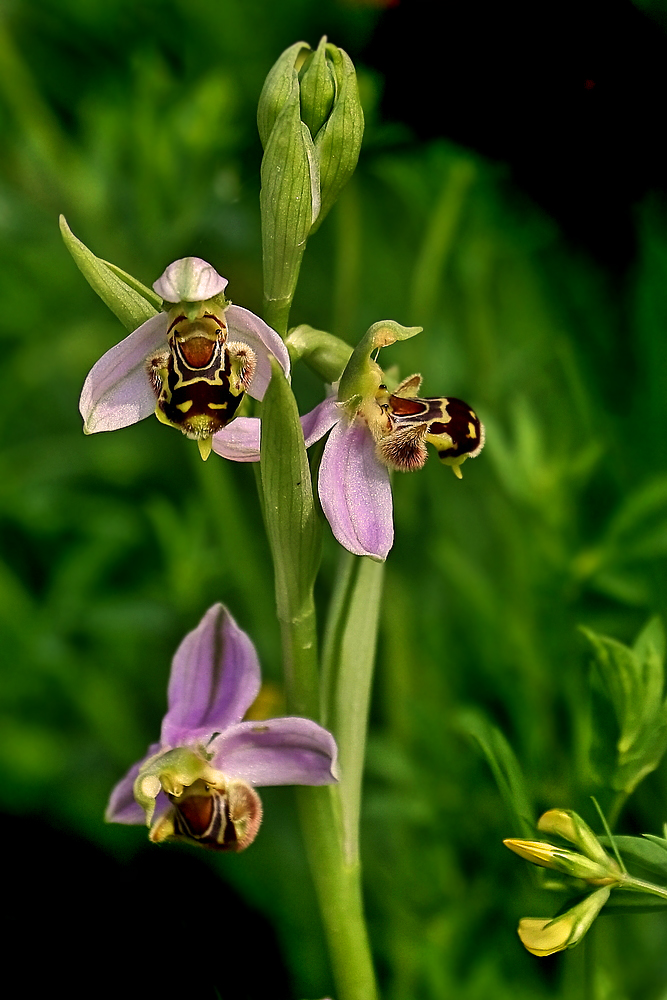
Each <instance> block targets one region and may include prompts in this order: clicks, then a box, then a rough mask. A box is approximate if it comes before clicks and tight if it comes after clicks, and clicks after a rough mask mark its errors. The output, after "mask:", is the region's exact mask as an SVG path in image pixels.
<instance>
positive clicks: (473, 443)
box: [213, 320, 484, 559]
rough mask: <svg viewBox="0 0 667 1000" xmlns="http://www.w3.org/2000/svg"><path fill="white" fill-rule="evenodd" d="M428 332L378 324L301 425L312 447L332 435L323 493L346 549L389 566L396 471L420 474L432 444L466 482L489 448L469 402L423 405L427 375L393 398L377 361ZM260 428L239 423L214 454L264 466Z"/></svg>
mask: <svg viewBox="0 0 667 1000" xmlns="http://www.w3.org/2000/svg"><path fill="white" fill-rule="evenodd" d="M420 332H421V327H404V326H401V325H400V324H399V323H395V322H393V321H392V320H383V321H381V322H380V323H375V324H374V325H373V326H372V327H371V328H370V329H369V330H368V332H367V333H366V335H365V337H363V339H362V340H361V341H360V342H359V344H358V345H357V347H356V348H355V349H354V351H353V352H352V356H351V357H350V359H349V361H348V363H347V366H346V368H345V370H344V372H343V374H342V376H341V378H340V381H339V383H338V384H337V386H334V387H333V390H334V394H333V395H330V396H329V397H328V398H327V399H325V400H324V401H323V402H322V403H320V404H319V405H318V406H316V407H315V409H314V410H311V412H310V413H308V414H306V415H305V416H303V417H302V418H301V424H302V427H303V431H304V437H305V442H306V447H309V446H310V445H311V444H313V443H314V442H315V441H317V440H318V439H319V438H321V437H323V436H324V435H325V434H326V433H327V431H331V433H330V434H329V438H328V440H327V442H326V444H325V446H324V452H323V454H322V461H321V464H320V471H319V479H318V492H319V496H320V502H321V504H322V510H323V511H324V514H325V515H326V518H327V520H328V521H329V524H330V525H331V530H332V531H333V534H334V536H335V537H336V539H337V540H338V541H339V542H340V544H341V545H342V546H344V547H345V548H346V549H348V550H349V551H350V552H352V553H354V554H355V555H359V556H371V557H372V558H374V559H386V557H387V555H388V553H389V550H390V549H391V547H392V545H393V541H394V525H393V509H392V496H391V482H390V476H389V472H390V470H391V469H396V470H399V471H401V472H409V471H412V470H414V469H420V468H421V467H422V466H423V464H424V462H425V461H426V458H427V450H426V444H427V443H429V444H432V445H434V447H435V448H436V450H437V452H438V457H439V458H440V460H441V461H442V462H443V463H444V464H445V465H450V466H451V467H452V471H453V472H454V474H455V475H456V476H457V477H458V478H459V479H461V478H462V476H461V465H462V464H463V462H464V461H465V460H466V459H467V458H475V457H476V456H477V455H479V453H480V452H481V450H482V448H483V447H484V426H483V424H482V423H481V421H480V419H479V417H478V416H477V414H476V413H475V412H474V410H472V409H471V408H470V407H469V406H468V404H467V403H464V402H463V401H462V400H460V399H455V398H454V397H452V396H438V397H433V398H425V399H422V398H419V397H418V396H417V393H418V391H419V387H420V385H421V381H422V380H421V376H420V375H412V376H410V378H408V379H405V380H404V381H403V382H402V383H401V384H400V385H399V386H398V388H397V389H395V390H394V391H393V392H390V391H389V390H388V389H387V386H386V384H385V375H384V372H383V371H382V369H381V368H380V366H379V365H378V363H377V361H376V360H375V358H373V357H371V355H372V354H375V357H377V352H378V351H379V349H380V348H381V347H388V346H390V345H391V344H394V343H395V342H396V341H397V340H407V339H408V338H409V337H414V336H415V335H416V334H418V333H420ZM259 442H260V426H259V421H254V420H252V419H245V420H243V421H241V420H239V421H237V422H236V424H235V425H233V427H230V428H229V429H228V433H227V435H226V437H225V439H224V440H223V439H222V438H221V436H220V435H216V438H214V440H213V448H214V450H215V451H216V452H217V453H218V454H220V455H222V456H223V457H225V458H233V459H236V460H237V461H246V462H252V461H257V460H258V459H259Z"/></svg>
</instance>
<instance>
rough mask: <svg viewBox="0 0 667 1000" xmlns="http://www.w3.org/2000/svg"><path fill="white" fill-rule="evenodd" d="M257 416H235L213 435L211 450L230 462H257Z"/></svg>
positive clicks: (258, 428)
mask: <svg viewBox="0 0 667 1000" xmlns="http://www.w3.org/2000/svg"><path fill="white" fill-rule="evenodd" d="M259 433H260V420H259V417H237V418H236V420H232V422H231V424H227V426H226V427H223V428H222V430H221V431H218V432H217V434H214V435H213V451H214V452H215V453H216V454H217V455H222V457H223V458H229V459H231V461H232V462H259Z"/></svg>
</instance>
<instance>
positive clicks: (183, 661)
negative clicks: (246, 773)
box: [161, 604, 260, 747]
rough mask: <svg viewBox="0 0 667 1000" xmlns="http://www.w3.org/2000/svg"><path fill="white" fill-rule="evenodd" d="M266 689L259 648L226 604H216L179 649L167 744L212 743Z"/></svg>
mask: <svg viewBox="0 0 667 1000" xmlns="http://www.w3.org/2000/svg"><path fill="white" fill-rule="evenodd" d="M259 687H260V671H259V661H258V659H257V653H256V652H255V647H254V646H253V644H252V642H251V641H250V639H249V638H248V636H247V635H246V634H245V632H243V631H242V630H241V629H240V628H239V627H238V625H237V624H236V622H235V621H234V619H233V618H232V616H231V615H230V614H229V612H228V611H227V609H226V608H225V607H224V606H223V605H222V604H214V605H213V607H212V608H209V610H208V611H207V612H206V614H205V615H204V617H203V618H202V620H201V621H200V623H199V625H198V626H197V628H196V629H194V630H193V631H192V632H189V633H188V634H187V635H186V637H185V639H183V641H182V643H181V644H180V646H179V647H178V649H177V650H176V655H175V656H174V659H173V662H172V666H171V675H170V677H169V691H168V696H167V700H168V704H169V709H168V711H167V714H166V715H165V717H164V719H163V720H162V734H161V740H162V745H163V746H171V747H177V746H188V745H190V746H191V745H193V744H194V743H206V742H208V740H209V739H210V738H211V736H212V735H213V733H215V732H221V731H222V730H223V729H226V728H227V727H228V726H230V725H232V724H233V723H235V722H238V721H239V720H240V719H242V718H243V716H244V715H245V713H246V711H247V710H248V708H249V707H250V705H251V704H252V703H253V701H254V700H255V698H256V697H257V693H258V691H259Z"/></svg>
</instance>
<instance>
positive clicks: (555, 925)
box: [518, 887, 611, 958]
mask: <svg viewBox="0 0 667 1000" xmlns="http://www.w3.org/2000/svg"><path fill="white" fill-rule="evenodd" d="M610 891H611V890H610V889H609V888H608V887H605V888H602V889H598V890H597V891H596V892H592V893H591V894H590V896H587V897H586V899H582V901H581V902H580V903H577V905H576V906H573V907H572V909H570V910H568V911H567V912H566V913H562V914H561V915H560V916H558V917H554V918H553V919H552V920H550V919H549V918H546V919H543V918H541V917H524V918H523V919H522V920H520V921H519V927H518V933H519V937H520V938H521V943H522V944H523V946H524V948H526V949H527V950H528V951H529V952H530V953H531V954H532V955H537V956H538V957H540V958H543V957H545V956H546V955H553V954H554V952H557V951H564V950H565V949H566V948H574V946H575V945H576V944H578V943H579V942H580V941H581V939H582V937H583V936H584V934H585V933H586V931H587V930H588V929H589V928H590V926H591V924H592V923H593V921H594V920H595V918H596V917H597V915H598V914H599V912H600V910H601V909H602V907H603V906H604V904H605V903H606V902H607V900H608V899H609V893H610Z"/></svg>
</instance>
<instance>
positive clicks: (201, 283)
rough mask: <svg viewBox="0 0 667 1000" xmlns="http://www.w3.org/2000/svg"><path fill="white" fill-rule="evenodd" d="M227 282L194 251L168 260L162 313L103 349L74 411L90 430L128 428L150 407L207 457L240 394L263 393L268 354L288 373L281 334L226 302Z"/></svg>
mask: <svg viewBox="0 0 667 1000" xmlns="http://www.w3.org/2000/svg"><path fill="white" fill-rule="evenodd" d="M226 285H227V280H226V278H223V277H221V275H219V274H218V272H217V271H216V270H215V269H214V268H213V267H211V265H210V264H207V263H206V261H204V260H200V259H199V257H185V258H183V259H182V260H177V261H175V262H174V263H173V264H170V265H169V267H168V268H167V269H166V271H165V272H164V274H163V275H162V276H161V277H160V278H158V280H157V281H156V282H155V283H154V285H153V288H154V289H155V291H156V292H157V294H158V295H159V296H161V298H162V300H163V312H160V313H158V314H157V315H156V316H152V317H151V318H150V319H148V320H146V322H145V323H142V325H141V326H140V327H138V329H136V330H135V331H134V332H133V333H131V334H130V335H129V337H126V338H125V340H122V341H121V342H120V343H119V344H116V346H115V347H112V348H111V350H109V351H107V353H106V354H105V355H104V356H103V357H102V358H100V360H99V361H98V362H97V364H95V365H94V366H93V368H92V369H91V371H90V373H89V374H88V377H87V378H86V381H85V383H84V386H83V391H82V393H81V401H80V403H79V409H80V410H81V414H82V416H83V419H84V429H85V431H86V433H87V434H94V433H96V432H97V431H109V430H117V429H118V428H120V427H127V426H129V425H130V424H133V423H136V422H137V421H138V420H143V418H144V417H147V416H149V414H151V413H153V412H155V415H156V416H157V417H158V419H159V420H161V421H162V422H163V423H165V424H168V425H169V426H171V427H177V428H178V429H179V430H181V431H182V432H183V433H184V434H185V435H186V436H187V437H189V438H193V439H194V440H195V441H197V443H198V445H199V450H200V452H201V455H202V458H204V459H206V458H208V456H209V454H210V451H211V443H212V438H213V435H215V434H223V435H224V428H225V427H226V425H227V424H228V423H229V421H230V420H232V418H233V417H234V415H235V413H236V411H237V409H238V407H239V405H240V403H241V400H242V399H243V397H244V395H245V393H246V392H247V393H249V394H250V395H251V396H253V397H254V398H255V399H262V397H263V396H264V392H265V391H266V387H267V385H268V384H269V380H270V378H271V365H270V361H269V356H270V355H273V356H274V357H275V358H277V360H278V361H279V363H280V364H281V366H282V367H283V369H284V371H285V372H289V355H288V353H287V349H286V347H285V345H284V344H283V342H282V340H281V339H280V337H279V336H278V334H277V333H276V332H275V331H274V330H272V329H271V327H269V326H267V325H266V323H264V321H263V320H261V319H260V318H259V317H258V316H255V315H254V313H251V312H250V311H249V310H247V309H243V308H241V307H240V306H235V305H230V304H229V303H228V302H227V301H226V299H225V296H224V290H225V287H226ZM230 336H231V338H232V339H230Z"/></svg>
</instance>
